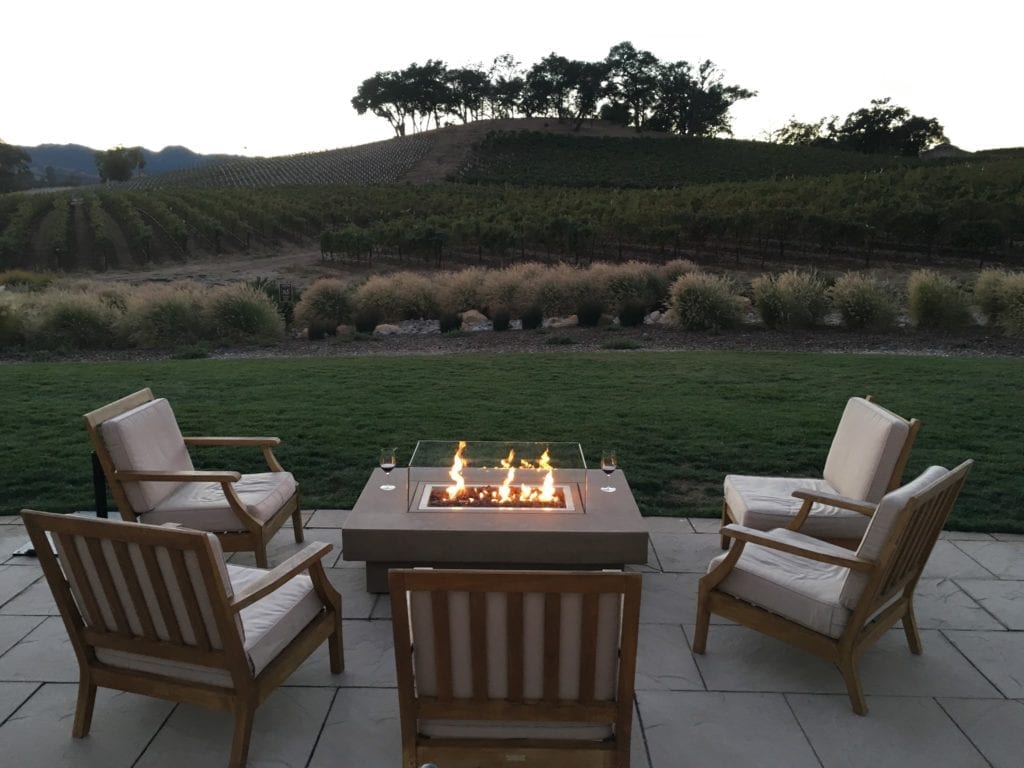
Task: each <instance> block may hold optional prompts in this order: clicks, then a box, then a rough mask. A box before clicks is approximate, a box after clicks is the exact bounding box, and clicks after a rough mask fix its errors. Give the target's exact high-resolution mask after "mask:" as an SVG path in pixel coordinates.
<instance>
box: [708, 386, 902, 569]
mask: <svg viewBox="0 0 1024 768" xmlns="http://www.w3.org/2000/svg"><path fill="white" fill-rule="evenodd" d="M864 399H865V400H867V401H868V402H869V403H875V398H874V397H873V396H872V395H865V396H864ZM875 405H878V403H875ZM879 407H880V408H881V407H882V406H879ZM901 418H902V417H901ZM905 421H907V425H908V426H909V428H910V431H909V432H908V433H907V439H906V441H905V442H904V443H903V448H902V449H901V450H900V455H899V458H897V459H896V464H895V465H893V468H892V475H890V476H889V482H888V483H887V484H886V486H885V490H886V493H888V492H889V491H892V490H895V489H896V488H899V487H900V483H901V482H903V473H904V472H905V471H906V469H907V462H908V461H909V460H910V451H911V449H913V447H914V441H915V440H916V439H917V433H918V432H920V431H921V422H920V421H919V420H918V419H916V418H912V419H908V420H905ZM793 495H794V496H795V497H796V498H798V499H802V500H803V504H801V505H800V509H799V510H798V511H797V514H796V517H794V518H793V520H792V521H791V522H790V523H789V524H787V525H786V526H785V527H786V528H788V529H789V530H791V531H799V530H800V527H801V526H802V525H803V524H804V521H805V520H806V519H807V516H808V515H809V514H810V513H811V507H813V506H814V505H815V504H826V505H828V506H831V507H842V508H843V509H848V510H850V511H852V512H859V513H860V514H862V515H866V516H867V517H871V515H872V514H874V511H875V505H874V504H870V503H868V502H865V501H863V500H860V499H849V498H846V497H844V496H836V495H834V494H830V493H822V492H820V491H814V490H809V489H808V490H801V491H794V493H793ZM735 522H737V520H736V518H735V517H734V516H733V513H732V510H731V509H730V508H729V502H728V501H726V500H725V499H722V526H723V527H724V526H726V525H729V524H731V523H735ZM822 540H823V541H827V542H829V543H832V544H837V545H838V546H840V547H846V548H847V549H856V547H857V544H858V543H860V540H859V539H846V538H831V537H824V538H823V539H822ZM729 541H730V537H729V536H726V535H725V533H724V532H723V533H722V534H721V544H722V549H728V547H729Z"/></svg>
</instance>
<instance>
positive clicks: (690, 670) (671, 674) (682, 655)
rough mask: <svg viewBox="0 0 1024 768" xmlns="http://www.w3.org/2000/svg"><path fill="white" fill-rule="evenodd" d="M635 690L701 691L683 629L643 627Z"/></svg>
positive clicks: (677, 627)
mask: <svg viewBox="0 0 1024 768" xmlns="http://www.w3.org/2000/svg"><path fill="white" fill-rule="evenodd" d="M636 689H637V690H638V691H639V690H659V691H666V690H668V691H702V690H704V681H703V680H702V679H701V676H700V672H699V671H698V669H697V664H696V663H695V662H694V660H693V654H691V653H690V646H689V644H688V643H687V642H686V636H685V635H684V634H683V628H682V627H681V626H679V625H678V624H675V625H673V624H644V625H642V626H641V627H640V639H639V649H638V651H637V659H636Z"/></svg>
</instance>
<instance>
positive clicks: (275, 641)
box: [96, 565, 323, 688]
mask: <svg viewBox="0 0 1024 768" xmlns="http://www.w3.org/2000/svg"><path fill="white" fill-rule="evenodd" d="M226 567H227V573H228V576H229V577H230V583H231V585H232V588H233V590H234V591H238V590H239V589H242V588H243V587H245V586H246V585H247V584H250V583H252V582H253V581H254V580H256V579H258V578H260V577H261V576H262V575H263V574H265V573H266V571H265V570H263V569H260V568H245V567H242V566H238V565H227V566H226ZM322 610H323V603H322V602H321V600H320V597H319V596H318V595H317V594H316V591H315V590H314V589H313V582H312V580H311V579H310V578H309V576H308V575H306V574H300V575H298V576H295V577H294V578H292V579H290V580H289V581H287V582H285V583H284V584H283V585H282V586H281V587H279V588H278V589H277V590H275V591H274V592H272V593H271V594H269V595H267V596H266V597H264V598H263V599H261V600H257V601H256V602H255V603H253V604H252V605H250V606H249V607H248V608H244V609H242V611H241V618H242V624H243V626H244V637H245V652H246V655H247V656H248V658H249V667H250V669H251V671H252V673H253V675H258V674H259V673H260V672H261V671H262V670H263V669H264V668H265V667H266V666H267V665H268V664H269V663H270V662H271V661H273V660H274V658H275V657H276V656H277V655H278V654H279V653H280V652H281V651H282V650H283V649H284V648H285V646H287V645H288V643H290V642H291V641H292V640H294V639H295V637H296V636H297V635H298V634H299V633H300V632H301V631H302V630H303V629H304V628H305V627H306V626H307V625H309V623H310V622H311V621H313V620H314V619H315V618H316V617H317V616H318V615H319V614H320V612H321V611H322ZM96 656H97V658H98V659H99V660H100V661H102V662H104V663H105V664H110V665H111V666H116V667H124V668H127V669H134V670H138V671H142V672H149V673H151V674H156V675H164V676H167V677H174V678H181V679H183V680H190V681H192V682H200V683H207V684H210V685H216V686H219V687H225V688H227V687H231V686H232V680H231V675H230V674H229V673H228V672H227V671H226V670H222V669H212V668H209V667H201V666H198V665H195V664H185V663H181V662H174V661H169V660H167V659H160V658H155V657H151V656H142V655H140V654H135V653H126V652H122V651H112V650H103V649H97V651H96Z"/></svg>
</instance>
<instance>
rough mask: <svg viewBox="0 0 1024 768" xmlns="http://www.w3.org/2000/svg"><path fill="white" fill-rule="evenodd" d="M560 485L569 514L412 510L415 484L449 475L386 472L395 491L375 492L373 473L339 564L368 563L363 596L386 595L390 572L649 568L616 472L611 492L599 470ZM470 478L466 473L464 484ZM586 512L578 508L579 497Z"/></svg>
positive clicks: (377, 474)
mask: <svg viewBox="0 0 1024 768" xmlns="http://www.w3.org/2000/svg"><path fill="white" fill-rule="evenodd" d="M557 474H558V478H557V483H559V484H560V485H563V486H564V487H566V488H568V489H569V490H570V491H571V493H572V495H573V499H574V503H575V507H574V508H573V509H571V510H534V509H502V508H498V507H477V508H471V509H452V508H439V509H428V510H422V509H412V510H411V509H410V507H411V505H410V503H409V499H410V498H413V497H415V496H416V495H417V491H416V489H415V488H414V489H410V487H409V485H410V478H411V477H412V483H413V484H414V485H418V484H421V483H428V484H443V483H445V482H446V481H447V478H448V470H447V469H446V468H443V467H435V468H432V469H429V470H424V469H423V468H418V469H416V470H415V474H414V475H410V470H409V469H396V470H394V471H392V472H391V475H390V477H389V478H388V483H389V484H392V485H395V486H397V487H396V488H395V490H393V491H385V490H382V489H381V488H380V486H381V485H382V484H383V483H384V474H383V472H381V471H380V470H375V471H374V472H373V474H372V475H371V476H370V479H369V480H368V481H367V483H366V485H365V487H364V488H363V491H362V493H361V494H360V496H359V499H358V500H357V501H356V504H355V506H354V507H353V509H352V512H351V513H350V514H349V516H348V519H347V520H346V522H345V525H344V526H343V529H342V552H343V554H342V557H343V559H344V560H348V561H365V563H366V579H367V589H368V590H369V591H371V592H386V591H387V570H388V568H395V567H416V566H432V567H484V568H487V567H490V568H523V567H526V568H620V567H622V566H624V565H626V564H642V563H646V562H647V529H646V527H645V526H644V524H643V518H642V517H641V515H640V510H639V508H638V507H637V504H636V500H635V499H634V498H633V494H632V492H631V491H630V488H629V483H628V482H627V481H626V478H625V476H624V475H623V473H622V472H621V471H619V472H616V473H615V475H614V476H613V477H612V479H611V484H612V485H614V486H615V487H616V490H615V492H614V493H604V492H601V491H600V490H599V488H600V487H601V486H603V485H608V484H609V479H608V478H606V477H605V475H604V474H603V473H602V472H601V471H600V470H587V469H565V470H558V471H557ZM470 477H472V475H471V474H468V473H467V479H469V478H470ZM584 496H585V497H586V504H585V505H584V504H582V497H584Z"/></svg>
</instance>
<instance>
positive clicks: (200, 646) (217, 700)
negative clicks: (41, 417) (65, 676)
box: [21, 510, 345, 768]
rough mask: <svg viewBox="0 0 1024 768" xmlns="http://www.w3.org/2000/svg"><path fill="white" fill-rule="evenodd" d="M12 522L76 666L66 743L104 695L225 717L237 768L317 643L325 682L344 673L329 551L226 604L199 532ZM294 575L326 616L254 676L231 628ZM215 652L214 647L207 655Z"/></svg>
mask: <svg viewBox="0 0 1024 768" xmlns="http://www.w3.org/2000/svg"><path fill="white" fill-rule="evenodd" d="M21 515H22V518H23V519H24V521H25V527H26V529H27V530H28V534H29V537H30V538H31V539H32V543H33V545H34V546H35V551H36V553H37V554H38V556H39V563H40V565H41V566H42V570H43V574H44V575H45V577H46V580H47V582H48V583H49V585H50V589H51V590H52V592H53V597H54V600H55V601H56V603H57V607H58V609H59V610H60V615H61V618H62V619H63V621H64V626H65V627H66V628H67V631H68V635H69V636H70V638H71V645H72V647H73V648H74V649H75V655H76V657H77V658H78V669H79V684H78V702H77V706H76V708H75V720H74V725H73V726H72V735H73V736H74V737H75V738H82V737H84V736H86V735H87V734H88V733H89V728H90V725H91V723H92V715H93V705H94V703H95V701H96V689H97V688H98V687H103V688H113V689H116V690H119V691H128V692H131V693H138V694H142V695H145V696H154V697H156V698H161V699H168V700H170V701H177V702H185V703H189V704H195V705H197V706H200V707H205V708H208V709H217V710H226V711H228V712H231V713H233V715H234V717H235V725H234V734H233V739H232V746H231V757H230V762H229V766H230V768H241V766H244V765H245V763H246V758H247V755H248V751H249V739H250V735H251V733H252V725H253V718H254V715H255V711H256V708H257V707H258V706H259V705H260V704H261V703H263V701H264V700H265V699H266V698H267V697H268V696H269V695H270V694H271V693H272V692H273V690H274V689H275V688H276V687H277V686H279V685H280V684H281V683H282V682H284V680H285V679H286V678H287V677H288V676H289V675H290V674H291V673H292V672H294V671H295V669H296V668H298V666H299V665H300V664H301V663H302V662H303V661H305V659H306V658H307V657H308V656H309V655H310V654H311V653H312V652H313V651H314V650H316V649H317V648H318V647H319V646H320V645H321V644H322V643H323V642H324V640H327V641H328V649H329V654H330V668H331V672H332V673H334V674H338V673H340V672H342V671H343V670H344V667H345V661H344V658H345V657H344V647H343V641H342V629H341V595H340V594H339V593H338V592H337V591H336V590H335V589H334V587H333V586H331V584H330V582H329V581H328V580H327V576H326V574H325V572H324V568H323V563H322V562H321V560H322V558H323V557H324V555H326V554H327V553H328V552H330V551H331V549H332V545H330V544H324V543H314V544H309V545H308V546H306V547H305V548H304V549H302V550H301V551H299V552H297V553H296V554H295V555H293V556H292V557H290V558H289V559H288V560H286V561H285V562H283V563H281V564H280V565H278V566H277V567H275V568H274V569H273V570H270V571H267V572H265V573H264V574H263V575H262V576H261V577H260V578H259V579H257V580H256V581H253V582H251V583H250V584H248V585H247V586H246V587H245V588H244V589H241V590H238V591H237V592H235V593H234V595H233V596H232V597H230V598H229V597H228V595H227V591H226V589H225V586H226V585H225V584H224V583H223V578H222V577H221V574H220V572H219V567H220V566H219V565H218V564H217V562H216V561H215V558H217V557H218V555H217V553H215V552H214V549H213V548H212V546H211V541H210V539H209V538H208V535H207V533H205V532H201V531H191V530H188V529H186V528H174V527H169V526H164V527H161V526H150V525H135V524H126V523H123V522H119V521H113V520H97V519H89V518H78V517H72V516H67V515H55V514H50V513H47V512H37V511H34V510H22V513H21ZM48 535H49V536H51V537H54V538H55V539H57V540H59V541H60V544H61V551H62V552H63V556H64V558H65V559H66V561H67V562H64V564H63V567H64V569H65V570H67V571H68V572H70V573H71V574H72V578H73V580H74V585H75V589H76V590H77V592H78V594H79V595H80V596H81V599H82V602H83V604H84V605H83V606H79V604H78V602H77V601H76V598H75V592H74V591H73V589H72V585H71V582H70V581H69V579H68V578H67V577H66V576H65V571H64V570H62V568H61V565H60V564H59V563H58V558H57V555H56V554H55V553H54V551H53V550H52V549H51V547H50V544H49V541H48V540H47V537H48ZM76 539H79V540H84V542H85V545H86V546H87V547H88V551H89V553H90V556H91V557H90V559H91V561H92V563H93V564H94V566H95V569H96V580H95V582H93V581H92V580H91V579H90V578H89V577H88V575H87V572H86V566H85V565H84V564H83V560H82V558H81V557H80V556H79V551H78V549H77V547H76V546H75V540H76ZM104 544H107V545H109V547H110V548H112V551H113V556H114V557H115V558H116V560H117V563H118V565H119V568H120V571H121V574H120V575H121V577H122V578H123V577H125V576H128V578H124V581H123V584H124V587H125V589H126V590H127V595H125V594H124V592H123V591H121V590H119V589H118V586H117V581H116V580H115V576H114V573H113V572H114V569H112V568H110V567H109V563H108V561H107V560H106V558H104V557H103V555H102V552H103V548H104ZM136 548H137V549H136ZM133 549H135V551H136V553H137V555H136V557H135V558H133V557H132V554H131V550H133ZM160 549H164V550H166V551H167V553H169V557H170V562H171V564H172V570H173V574H174V578H173V579H172V580H171V582H170V583H169V582H168V580H166V579H165V575H164V574H161V568H160V566H159V564H158V550H160ZM187 553H193V554H194V555H195V556H196V561H197V562H198V566H199V571H200V573H201V579H202V584H203V586H204V587H205V590H206V596H207V598H208V600H207V605H208V606H209V607H210V608H211V609H212V614H213V620H214V626H215V627H216V630H217V636H219V642H218V640H217V639H215V637H214V636H213V634H212V633H211V632H210V631H209V628H208V626H207V624H206V621H205V620H204V618H203V617H202V614H201V608H200V602H199V600H198V598H197V597H196V595H195V592H194V589H195V588H196V587H195V586H194V584H193V581H192V578H194V577H192V578H190V574H189V569H188V568H187V565H186V554H187ZM133 560H134V561H135V562H136V563H137V562H142V563H143V564H144V567H145V569H146V573H147V574H148V576H149V581H150V584H151V585H152V587H153V591H154V593H155V603H156V606H157V610H156V612H154V611H152V610H151V604H150V603H149V602H148V601H147V599H146V596H145V595H144V593H143V590H142V588H141V587H140V585H139V583H138V581H137V580H136V579H134V578H131V575H132V574H133ZM303 572H308V574H309V576H310V578H311V579H312V582H313V588H314V590H315V591H316V593H317V595H318V596H319V597H320V599H321V600H322V601H323V603H324V606H325V610H324V611H323V612H321V613H320V615H319V616H317V617H316V618H315V619H313V621H311V622H310V623H309V624H308V625H306V627H305V628H304V629H302V630H301V631H300V632H299V633H298V635H297V636H296V637H295V638H294V639H293V640H292V641H291V643H289V644H288V645H287V646H286V647H285V648H284V649H283V650H282V651H280V652H279V654H278V655H277V656H276V657H275V658H274V659H273V660H272V661H271V662H270V663H269V664H268V665H267V666H266V667H265V668H264V669H263V670H262V671H261V672H260V673H259V674H258V675H255V676H254V675H253V673H252V670H251V668H250V665H249V660H248V657H247V655H246V651H245V648H244V646H243V642H242V638H241V637H240V635H239V631H238V625H237V624H236V619H237V617H238V614H239V612H240V611H241V610H242V609H244V608H246V607H248V606H250V605H252V604H253V603H255V602H257V601H258V600H260V599H261V598H263V597H266V596H267V595H269V594H270V593H272V592H274V591H275V590H276V589H278V588H279V587H280V586H281V585H283V584H284V583H285V582H287V581H289V580H290V579H292V578H293V577H295V576H296V575H297V574H300V573H303ZM170 589H173V590H174V591H175V592H176V593H177V594H178V595H180V597H181V599H182V600H183V601H184V604H185V609H186V612H187V615H188V616H189V624H190V626H191V631H192V633H193V634H194V636H195V644H189V643H187V642H186V641H185V640H184V639H183V637H182V627H181V626H180V624H179V621H178V619H177V618H176V616H175V611H174V609H173V604H172V601H171V594H170ZM101 604H102V605H104V606H106V607H107V608H108V610H109V611H110V613H111V615H112V616H113V619H114V622H115V623H116V628H115V629H113V630H111V629H109V628H108V627H107V626H106V625H105V624H104V623H103V620H102V619H100V620H99V621H98V623H97V621H90V620H89V619H88V618H87V617H88V616H93V617H100V616H101V615H102V610H101V608H100V606H101ZM83 608H84V610H83ZM129 614H131V615H133V616H135V617H138V623H139V624H140V625H141V627H142V633H141V635H140V634H136V633H135V632H133V631H132V629H131V627H130V622H129V619H128V615H129ZM158 622H162V623H163V625H164V626H165V627H166V628H167V631H168V632H169V634H170V639H161V638H160V637H159V636H158V634H157V630H156V628H155V627H156V624H157V623H158ZM217 645H220V646H221V647H220V648H217V647H215V646H217ZM97 649H111V650H115V651H124V652H128V653H134V654H144V655H145V656H150V657H155V658H157V659H165V660H167V661H171V662H183V663H188V664H194V665H199V666H202V667H206V668H209V669H210V670H211V671H217V670H223V671H225V672H227V673H228V674H229V675H230V679H231V685H230V687H221V686H219V685H213V684H204V683H199V682H193V681H190V680H186V679H183V678H177V677H165V676H163V675H158V674H152V673H147V672H142V671H136V670H131V669H124V668H121V667H115V666H110V665H108V664H104V663H103V662H101V661H99V660H98V659H97V657H96V651H97Z"/></svg>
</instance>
